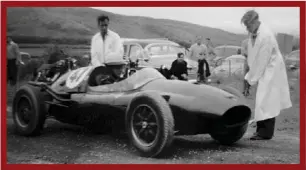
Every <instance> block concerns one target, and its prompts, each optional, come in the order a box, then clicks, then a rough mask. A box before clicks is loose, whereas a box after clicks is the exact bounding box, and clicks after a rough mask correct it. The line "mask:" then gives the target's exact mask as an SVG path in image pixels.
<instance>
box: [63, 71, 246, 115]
mask: <svg viewBox="0 0 306 170" xmlns="http://www.w3.org/2000/svg"><path fill="white" fill-rule="evenodd" d="M88 76H90V75H88ZM86 80H87V79H86ZM86 80H85V79H84V82H83V84H82V83H81V84H80V85H79V86H78V87H77V88H82V87H83V86H84V84H87V83H86ZM85 89H86V90H85V91H81V92H83V93H73V94H71V99H72V100H74V101H76V102H78V103H80V104H86V103H87V104H89V103H95V104H100V105H111V106H114V107H115V106H123V107H127V106H128V104H129V103H130V101H131V100H132V99H133V98H134V97H135V96H136V95H137V94H139V93H141V92H153V93H159V94H160V95H161V96H168V103H169V104H170V105H171V106H175V107H179V108H181V109H184V110H186V111H187V112H189V113H199V114H203V115H205V114H207V115H211V116H222V115H223V114H224V113H225V112H226V111H227V110H228V109H230V108H232V107H234V106H237V105H245V103H244V101H241V100H240V99H239V98H237V97H235V96H234V95H233V94H230V93H228V92H226V91H223V90H221V89H218V88H216V87H213V86H209V85H195V84H192V83H189V82H186V81H179V80H167V79H166V78H165V77H163V76H162V75H161V74H160V73H159V72H158V71H157V70H156V69H153V68H143V69H141V70H139V71H138V72H136V73H134V74H133V75H131V76H130V77H128V78H126V79H125V80H122V81H120V82H118V83H114V84H107V85H100V86H94V87H90V86H86V88H85ZM63 91H65V90H63ZM68 92H71V91H68ZM74 92H76V91H74Z"/></svg>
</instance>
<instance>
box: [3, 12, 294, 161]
mask: <svg viewBox="0 0 306 170" xmlns="http://www.w3.org/2000/svg"><path fill="white" fill-rule="evenodd" d="M6 12H7V18H6V30H7V32H6V55H7V56H6V57H7V78H6V84H7V91H6V94H7V97H6V98H7V101H6V102H7V107H6V110H7V113H6V115H7V117H6V122H7V125H6V127H7V132H6V135H7V137H6V140H7V144H6V153H7V164H299V163H300V8H299V7H102V6H101V7H8V8H6ZM3 39H4V38H3ZM3 57H4V56H3Z"/></svg>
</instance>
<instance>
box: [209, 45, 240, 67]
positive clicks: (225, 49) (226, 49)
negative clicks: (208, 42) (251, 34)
mask: <svg viewBox="0 0 306 170" xmlns="http://www.w3.org/2000/svg"><path fill="white" fill-rule="evenodd" d="M238 50H241V47H239V46H234V45H221V46H218V47H215V48H214V53H215V57H214V58H213V59H212V66H213V67H216V66H217V65H216V64H217V63H218V62H220V61H221V60H222V59H225V58H227V57H229V56H232V55H236V54H238Z"/></svg>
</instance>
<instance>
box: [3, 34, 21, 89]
mask: <svg viewBox="0 0 306 170" xmlns="http://www.w3.org/2000/svg"><path fill="white" fill-rule="evenodd" d="M6 43H7V45H6V50H7V74H8V75H7V78H8V82H9V83H10V84H11V85H15V84H16V83H17V77H18V76H19V75H18V66H19V65H20V64H24V63H23V62H22V60H21V56H20V51H19V47H18V45H17V44H16V43H15V42H14V41H13V40H12V38H11V37H7V40H6Z"/></svg>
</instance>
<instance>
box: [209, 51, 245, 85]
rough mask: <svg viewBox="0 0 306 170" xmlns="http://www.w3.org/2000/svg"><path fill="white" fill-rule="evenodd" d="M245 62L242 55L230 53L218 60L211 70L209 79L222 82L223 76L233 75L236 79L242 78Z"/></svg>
mask: <svg viewBox="0 0 306 170" xmlns="http://www.w3.org/2000/svg"><path fill="white" fill-rule="evenodd" d="M245 62H246V58H245V57H244V56H243V55H232V56H230V57H227V58H225V59H222V60H219V61H218V62H217V63H216V67H215V68H214V69H213V70H212V71H211V72H212V73H211V76H210V79H212V80H213V81H219V82H222V80H223V79H224V78H227V77H230V76H234V77H235V78H236V79H238V80H243V77H244V67H245Z"/></svg>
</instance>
